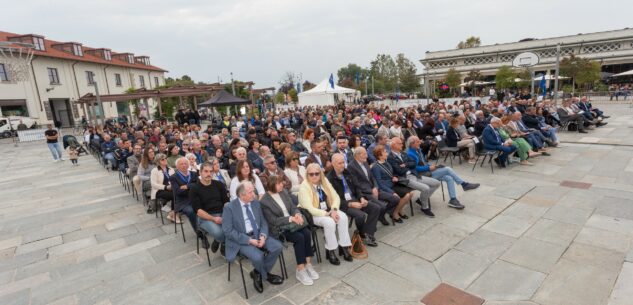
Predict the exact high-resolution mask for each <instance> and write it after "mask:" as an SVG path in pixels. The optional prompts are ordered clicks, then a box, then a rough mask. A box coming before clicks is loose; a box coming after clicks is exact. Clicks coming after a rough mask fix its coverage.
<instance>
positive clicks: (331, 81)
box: [330, 73, 334, 89]
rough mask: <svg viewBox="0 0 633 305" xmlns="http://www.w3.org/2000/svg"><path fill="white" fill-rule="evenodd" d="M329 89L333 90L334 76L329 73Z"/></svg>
mask: <svg viewBox="0 0 633 305" xmlns="http://www.w3.org/2000/svg"><path fill="white" fill-rule="evenodd" d="M330 87H332V89H334V74H332V73H330Z"/></svg>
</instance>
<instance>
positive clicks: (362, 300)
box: [305, 283, 406, 305]
mask: <svg viewBox="0 0 633 305" xmlns="http://www.w3.org/2000/svg"><path fill="white" fill-rule="evenodd" d="M398 303H399V304H405V303H406V302H398ZM305 304H306V305H321V304H327V305H339V304H340V305H365V304H377V303H376V301H374V299H372V298H371V297H370V296H368V295H365V294H362V293H360V291H359V290H358V289H355V288H354V287H352V286H350V285H347V284H345V283H340V284H339V285H336V286H334V287H332V288H330V289H329V290H327V291H325V292H323V293H322V294H320V295H318V296H317V297H315V298H314V299H312V300H311V301H309V302H307V303H305ZM380 304H388V302H381V303H380Z"/></svg>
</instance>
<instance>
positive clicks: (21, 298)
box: [0, 289, 30, 305]
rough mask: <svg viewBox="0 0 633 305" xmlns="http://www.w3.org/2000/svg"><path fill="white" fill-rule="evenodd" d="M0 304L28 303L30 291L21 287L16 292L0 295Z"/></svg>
mask: <svg viewBox="0 0 633 305" xmlns="http://www.w3.org/2000/svg"><path fill="white" fill-rule="evenodd" d="M0 304H3V305H29V304H30V291H29V289H22V290H20V291H17V292H13V293H9V294H6V295H2V296H0Z"/></svg>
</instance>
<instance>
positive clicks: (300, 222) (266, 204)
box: [260, 176, 319, 286]
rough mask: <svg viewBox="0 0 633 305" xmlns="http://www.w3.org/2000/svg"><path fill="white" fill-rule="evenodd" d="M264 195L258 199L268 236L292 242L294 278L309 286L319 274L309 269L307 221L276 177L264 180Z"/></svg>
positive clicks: (310, 249) (310, 248)
mask: <svg viewBox="0 0 633 305" xmlns="http://www.w3.org/2000/svg"><path fill="white" fill-rule="evenodd" d="M266 190H267V192H266V194H265V195H264V196H263V197H262V199H261V200H260V202H261V206H262V212H263V213H264V218H266V222H268V225H269V228H270V234H271V235H272V236H273V237H275V238H278V237H280V236H283V237H284V238H285V239H286V240H287V241H289V242H292V244H293V247H294V250H295V259H296V261H297V270H296V277H297V280H299V282H301V284H303V285H306V286H310V285H312V284H313V283H314V282H313V281H314V280H317V279H319V274H318V273H317V272H316V271H315V270H314V267H312V255H313V252H312V236H311V232H310V229H308V227H307V226H308V222H307V221H306V219H304V218H303V215H302V214H301V212H300V211H299V209H298V208H297V207H296V206H295V205H294V204H292V199H291V198H290V195H289V194H288V193H287V191H286V190H285V189H284V181H283V179H281V177H280V176H272V177H270V178H268V182H267V183H266Z"/></svg>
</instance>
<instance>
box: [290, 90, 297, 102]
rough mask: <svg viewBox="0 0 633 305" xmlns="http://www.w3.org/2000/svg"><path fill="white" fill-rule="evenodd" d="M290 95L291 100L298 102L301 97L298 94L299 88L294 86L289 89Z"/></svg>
mask: <svg viewBox="0 0 633 305" xmlns="http://www.w3.org/2000/svg"><path fill="white" fill-rule="evenodd" d="M288 95H289V96H290V100H292V101H293V102H295V103H296V102H298V101H299V97H298V96H297V89H295V88H292V89H290V90H288Z"/></svg>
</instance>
